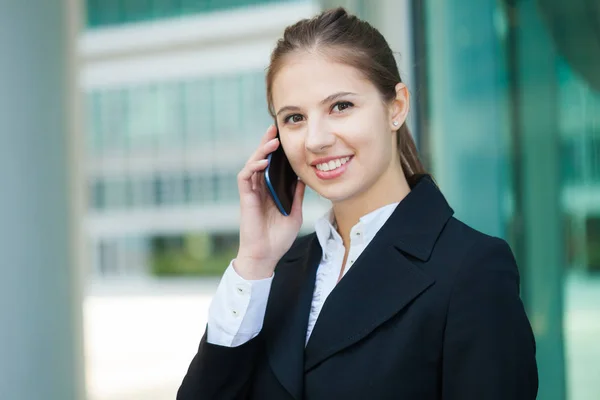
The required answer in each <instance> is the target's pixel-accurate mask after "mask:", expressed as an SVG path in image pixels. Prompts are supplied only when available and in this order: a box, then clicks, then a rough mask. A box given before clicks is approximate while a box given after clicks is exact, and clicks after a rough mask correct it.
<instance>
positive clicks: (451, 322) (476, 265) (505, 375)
mask: <svg viewBox="0 0 600 400" xmlns="http://www.w3.org/2000/svg"><path fill="white" fill-rule="evenodd" d="M467 258H468V260H466V261H465V262H464V263H463V266H462V267H461V270H460V271H459V272H458V275H457V278H456V282H455V285H454V288H453V292H452V294H451V297H450V303H449V308H448V315H447V323H446V330H445V334H444V350H443V377H442V391H443V395H442V398H443V399H444V400H471V399H473V400H480V399H486V400H506V399H511V400H534V399H535V398H536V396H537V390H538V373H537V364H536V359H535V351H536V350H535V339H534V336H533V332H532V329H531V325H530V323H529V320H528V319H527V315H526V314H525V310H524V307H523V303H522V301H521V299H520V297H519V273H518V270H517V265H516V262H515V259H514V257H513V254H512V252H511V250H510V248H509V246H508V244H506V242H504V241H503V240H501V239H498V238H490V237H487V236H486V237H485V238H484V239H481V240H480V241H479V243H478V244H476V245H475V246H474V248H473V249H472V250H471V252H470V254H467Z"/></svg>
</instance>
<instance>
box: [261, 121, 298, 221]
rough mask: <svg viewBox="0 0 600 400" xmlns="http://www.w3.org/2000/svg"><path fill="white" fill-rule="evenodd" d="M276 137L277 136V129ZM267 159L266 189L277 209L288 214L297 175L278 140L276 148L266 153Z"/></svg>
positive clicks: (290, 209)
mask: <svg viewBox="0 0 600 400" xmlns="http://www.w3.org/2000/svg"><path fill="white" fill-rule="evenodd" d="M277 137H278V138H279V131H278V132H277ZM267 161H268V164H267V168H266V169H265V182H266V185H267V189H268V190H269V193H270V194H271V197H272V198H273V202H274V203H275V205H276V206H277V208H278V209H279V211H280V212H281V213H282V214H283V215H285V216H288V215H290V213H291V212H292V202H293V201H294V193H295V192H296V185H297V184H298V175H296V173H295V172H294V170H293V169H292V166H291V165H290V162H289V160H288V158H287V156H286V155H285V152H284V151H283V146H282V145H281V142H279V147H277V150H275V151H274V152H272V153H271V154H269V155H268V157H267Z"/></svg>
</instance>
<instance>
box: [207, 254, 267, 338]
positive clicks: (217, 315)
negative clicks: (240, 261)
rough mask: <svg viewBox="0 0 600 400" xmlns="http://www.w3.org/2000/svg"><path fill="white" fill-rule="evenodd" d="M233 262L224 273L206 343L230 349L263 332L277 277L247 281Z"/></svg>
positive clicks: (209, 313) (211, 306)
mask: <svg viewBox="0 0 600 400" xmlns="http://www.w3.org/2000/svg"><path fill="white" fill-rule="evenodd" d="M234 261H235V259H234V260H232V261H231V263H229V266H228V267H227V269H226V270H225V273H224V274H223V278H222V279H221V282H220V283H219V286H218V287H217V291H216V293H215V295H214V297H213V299H212V301H211V305H210V308H209V311H208V328H207V337H206V339H207V341H208V342H209V343H211V344H216V345H220V346H227V347H235V346H239V345H242V344H244V343H246V342H247V341H249V340H251V339H253V338H254V337H256V336H257V335H258V334H259V333H260V331H261V329H262V325H263V320H264V317H265V312H266V309H267V300H268V298H269V292H270V291H271V283H272V282H273V277H274V274H273V275H272V276H271V277H270V278H266V279H259V280H246V279H244V278H242V277H241V276H240V275H239V274H238V273H237V272H236V271H235V269H234V268H233V262H234Z"/></svg>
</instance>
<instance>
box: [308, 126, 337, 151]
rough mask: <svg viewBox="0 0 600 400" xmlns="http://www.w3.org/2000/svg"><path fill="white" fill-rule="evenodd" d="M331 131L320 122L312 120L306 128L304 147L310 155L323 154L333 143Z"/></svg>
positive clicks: (333, 137) (334, 138) (333, 138)
mask: <svg viewBox="0 0 600 400" xmlns="http://www.w3.org/2000/svg"><path fill="white" fill-rule="evenodd" d="M335 140H336V137H335V135H334V133H333V131H332V130H331V129H330V128H329V127H328V126H327V124H326V123H323V122H322V121H315V120H313V121H312V122H311V123H309V124H308V126H307V132H306V139H305V144H304V146H305V147H306V150H308V151H310V152H311V153H323V152H325V151H327V149H328V148H330V147H332V146H333V145H334V143H335Z"/></svg>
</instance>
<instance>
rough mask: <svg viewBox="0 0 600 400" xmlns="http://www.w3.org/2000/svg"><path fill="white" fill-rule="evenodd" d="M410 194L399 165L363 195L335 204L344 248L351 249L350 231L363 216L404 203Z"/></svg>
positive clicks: (338, 227) (334, 210)
mask: <svg viewBox="0 0 600 400" xmlns="http://www.w3.org/2000/svg"><path fill="white" fill-rule="evenodd" d="M409 192H410V187H409V185H408V182H407V181H406V178H405V177H404V173H403V171H402V167H401V166H400V165H399V164H397V165H396V166H395V167H394V168H389V169H388V170H387V171H386V172H385V173H384V174H383V175H382V176H381V177H380V179H379V180H377V182H375V184H374V185H373V186H371V187H370V188H367V189H366V190H365V191H363V192H362V193H360V194H358V195H356V196H354V197H352V198H350V199H347V200H344V201H341V202H337V203H334V204H333V214H334V216H335V222H336V225H337V231H338V233H339V234H340V236H341V237H342V240H343V242H344V247H346V249H348V248H349V245H350V230H351V229H352V227H353V226H354V225H356V224H357V223H358V221H359V219H360V218H361V217H362V216H364V215H367V214H369V213H370V212H372V211H375V210H377V209H378V208H381V207H383V206H386V205H388V204H392V203H397V202H400V201H402V199H404V198H405V197H406V195H408V193H409Z"/></svg>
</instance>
